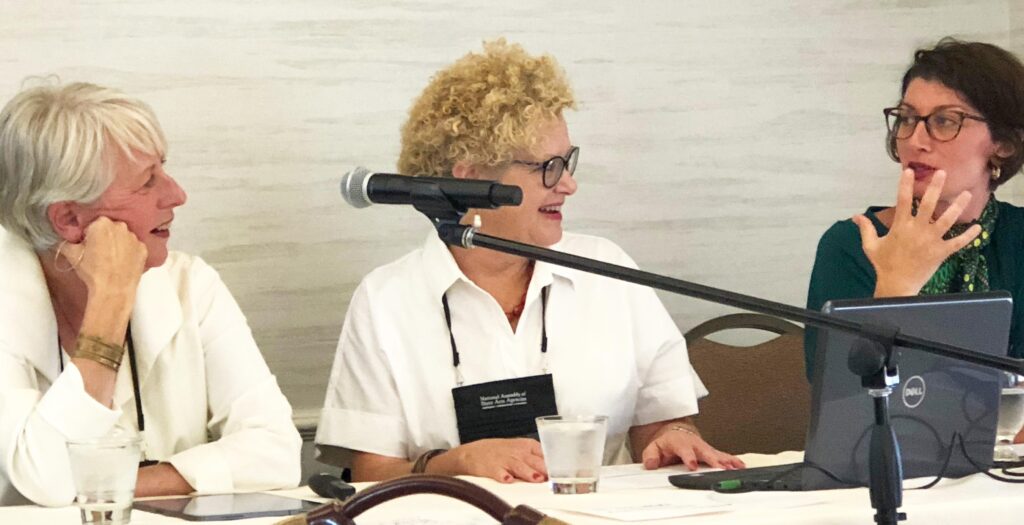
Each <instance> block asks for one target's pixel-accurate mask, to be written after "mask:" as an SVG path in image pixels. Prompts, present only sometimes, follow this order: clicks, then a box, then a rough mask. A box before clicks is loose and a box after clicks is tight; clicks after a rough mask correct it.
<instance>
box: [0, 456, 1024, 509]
mask: <svg viewBox="0 0 1024 525" xmlns="http://www.w3.org/2000/svg"><path fill="white" fill-rule="evenodd" d="M743 458H744V460H745V461H746V462H747V464H748V465H750V466H760V465H769V464H777V463H788V462H794V461H799V459H800V454H799V453H796V452H789V453H783V454H779V455H776V456H759V455H746V456H743ZM679 471H680V467H675V468H669V469H661V470H660V471H657V473H656V474H655V475H653V476H652V475H640V476H636V475H633V476H630V474H642V471H641V470H640V468H639V467H611V468H608V469H607V470H605V471H604V473H603V474H602V481H601V486H600V492H598V493H597V494H587V495H553V494H551V493H550V491H549V489H548V487H547V485H546V484H532V483H512V484H501V483H498V482H495V481H491V480H487V479H481V478H468V477H467V478H465V479H467V480H470V481H472V482H474V483H477V484H479V485H481V486H483V487H484V488H487V489H488V490H490V491H492V492H494V493H495V494H497V495H499V496H500V497H502V498H503V499H504V500H505V501H507V502H508V503H510V504H512V505H519V504H526V505H530V506H531V507H534V508H537V509H539V510H541V511H543V512H545V513H547V514H550V515H552V516H555V517H557V518H559V519H562V520H564V521H567V522H569V523H576V524H590V523H593V524H613V523H617V524H624V523H649V524H656V525H667V524H671V523H680V524H700V525H705V524H707V525H716V524H721V525H724V524H735V523H764V524H787V525H791V524H804V523H806V524H815V525H846V524H849V525H869V524H871V523H873V522H872V515H873V511H872V509H871V506H870V502H869V500H868V491H867V489H846V490H831V491H815V492H803V493H792V492H760V493H746V494H728V495H726V494H716V493H712V492H705V491H686V490H679V489H676V488H673V487H671V486H670V485H669V484H668V481H667V479H666V477H667V476H668V475H669V474H674V473H677V472H679ZM925 481H927V480H923V481H917V480H909V481H907V482H906V483H905V486H906V488H907V489H910V488H911V487H914V486H919V485H921V484H923V483H924V482H925ZM356 485H357V487H359V488H365V487H367V486H369V485H370V484H365V483H360V484H356ZM277 494H283V495H287V496H291V497H300V498H307V499H316V498H315V497H314V496H313V494H312V492H311V491H309V489H308V488H306V487H300V488H298V489H294V490H291V491H278V492H277ZM1022 496H1024V485H1021V484H1008V483H1000V482H998V481H995V480H992V479H990V478H988V477H985V476H984V475H981V474H977V475H974V476H970V477H967V478H963V479H959V480H944V481H942V482H941V483H939V485H938V486H936V487H934V488H931V489H928V490H906V491H905V492H904V496H903V507H902V510H903V511H904V512H906V513H907V514H908V516H909V520H908V521H907V522H906V523H911V524H913V523H920V524H946V523H948V524H957V525H962V524H965V523H967V524H970V523H978V524H982V523H983V524H985V525H990V524H1002V523H1006V524H1010V523H1013V524H1019V523H1021V522H1022V521H1024V498H1022ZM709 505H722V506H720V507H718V508H715V509H705V510H708V511H709V512H708V513H705V514H700V515H693V516H686V517H676V518H668V519H659V520H651V521H633V522H624V521H618V520H613V519H608V518H599V517H596V516H592V515H588V514H583V513H579V512H574V511H572V509H594V508H599V507H600V508H618V509H623V508H627V507H629V508H634V507H641V506H646V507H648V508H655V509H657V508H665V507H676V506H678V507H684V508H685V507H701V508H704V507H707V506H709ZM132 518H133V519H132V523H133V524H136V525H166V524H170V523H175V524H178V525H180V524H181V523H183V522H182V521H180V520H177V519H173V518H168V517H164V516H159V515H156V514H150V513H146V512H139V511H135V512H133V515H132ZM278 520H280V518H254V519H248V520H239V521H230V522H205V523H232V524H239V525H264V524H267V525H269V524H273V523H276V522H277V521H278ZM356 521H357V522H358V523H359V524H360V525H384V524H388V525H391V524H423V525H427V524H431V525H432V524H442V523H444V524H455V525H459V524H467V525H468V524H473V525H476V524H480V525H484V524H493V523H495V522H494V521H493V520H491V519H490V518H488V517H487V516H486V515H485V514H484V513H483V512H481V511H478V510H476V509H474V508H472V507H470V506H468V505H467V504H465V503H462V502H459V501H456V500H453V499H449V498H444V497H441V496H431V495H419V496H409V497H405V498H400V499H397V500H394V501H391V502H388V503H385V504H383V505H380V506H378V507H375V508H374V509H371V510H370V511H368V512H367V513H366V514H364V515H362V516H360V517H359V518H357V519H356ZM21 523H46V524H50V523H52V524H57V525H60V524H68V525H75V524H78V523H79V512H78V509H76V508H74V507H65V508H55V509H50V508H41V507H33V506H25V507H6V508H0V524H4V525H6V524H21Z"/></svg>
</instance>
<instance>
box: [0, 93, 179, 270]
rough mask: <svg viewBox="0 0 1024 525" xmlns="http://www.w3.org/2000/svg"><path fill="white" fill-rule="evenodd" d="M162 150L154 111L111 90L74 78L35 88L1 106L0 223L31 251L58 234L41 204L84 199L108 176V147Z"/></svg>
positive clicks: (102, 187) (102, 185)
mask: <svg viewBox="0 0 1024 525" xmlns="http://www.w3.org/2000/svg"><path fill="white" fill-rule="evenodd" d="M111 145H112V146H116V147H119V148H121V150H122V151H123V152H125V154H127V155H128V156H129V157H132V150H136V151H140V152H144V153H147V154H150V155H160V156H163V155H164V152H165V151H166V150H167V142H166V140H165V139H164V133H163V130H161V129H160V123H159V122H157V119H156V115H155V114H154V113H153V110H152V109H151V108H150V107H149V106H148V105H146V104H145V103H143V102H142V101H139V100H137V99H134V98H131V97H129V96H127V95H125V94H124V93H121V92H120V91H117V90H115V89H111V88H106V87H103V86H97V85H95V84H87V83H82V82H76V83H72V84H66V85H50V86H38V87H33V88H29V89H25V90H23V91H22V92H20V93H18V94H17V95H15V97H14V98H13V99H11V101H10V102H8V103H7V105H6V106H4V108H3V110H2V111H0V225H2V226H3V227H4V228H6V229H7V231H9V232H11V233H12V234H15V235H17V236H19V237H21V238H23V239H25V240H26V241H28V242H29V243H30V244H32V246H34V247H35V249H36V250H40V251H42V250H47V249H49V248H51V247H53V245H54V244H56V243H57V241H59V240H60V238H59V237H58V236H57V233H56V232H55V231H54V230H53V226H52V225H51V224H50V219H49V217H48V216H47V208H49V206H50V205H51V204H53V203H55V202H61V201H74V202H80V203H83V204H89V203H92V202H94V201H95V200H96V199H98V198H99V197H100V195H102V194H103V192H104V191H106V189H107V188H108V187H109V186H110V184H111V182H113V181H114V176H115V173H114V170H113V166H112V164H111V160H112V157H111V150H109V149H108V148H109V146H111Z"/></svg>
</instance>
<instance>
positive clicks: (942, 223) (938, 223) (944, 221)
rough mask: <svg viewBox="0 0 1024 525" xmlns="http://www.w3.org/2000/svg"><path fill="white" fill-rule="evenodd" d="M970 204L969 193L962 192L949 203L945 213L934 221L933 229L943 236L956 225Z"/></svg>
mask: <svg viewBox="0 0 1024 525" xmlns="http://www.w3.org/2000/svg"><path fill="white" fill-rule="evenodd" d="M970 203H971V192H969V191H962V192H960V195H957V196H956V198H955V199H953V202H951V203H949V206H948V207H947V208H946V211H944V212H943V213H942V215H941V216H939V218H938V219H936V220H935V227H936V228H937V229H938V230H939V231H940V232H941V233H940V234H941V235H945V234H946V232H948V231H949V229H950V228H952V227H953V225H954V224H956V221H957V219H959V218H960V215H961V214H962V213H963V212H964V209H966V208H967V205H968V204H970Z"/></svg>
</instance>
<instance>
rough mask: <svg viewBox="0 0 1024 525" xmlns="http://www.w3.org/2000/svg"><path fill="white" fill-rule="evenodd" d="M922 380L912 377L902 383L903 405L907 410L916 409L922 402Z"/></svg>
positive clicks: (919, 377) (923, 390)
mask: <svg viewBox="0 0 1024 525" xmlns="http://www.w3.org/2000/svg"><path fill="white" fill-rule="evenodd" d="M924 392H925V388H924V379H923V378H921V376H913V377H911V378H910V379H908V380H907V382H906V383H903V404H904V405H906V406H907V408H917V406H918V405H920V404H921V402H922V401H924Z"/></svg>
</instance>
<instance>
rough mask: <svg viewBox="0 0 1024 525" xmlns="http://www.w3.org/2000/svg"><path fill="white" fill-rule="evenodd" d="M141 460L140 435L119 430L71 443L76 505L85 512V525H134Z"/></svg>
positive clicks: (70, 457)
mask: <svg viewBox="0 0 1024 525" xmlns="http://www.w3.org/2000/svg"><path fill="white" fill-rule="evenodd" d="M141 456H142V452H141V449H140V439H139V435H138V434H136V433H135V432H131V431H127V430H124V429H122V428H119V427H116V428H115V429H114V430H113V431H111V432H110V433H108V434H107V435H105V436H103V437H101V438H98V439H94V440H89V441H76V442H70V441H69V442H68V458H69V459H70V461H71V474H72V478H73V479H74V483H75V492H76V496H75V504H76V505H78V507H79V508H81V509H82V523H83V525H125V524H127V523H130V522H131V512H132V500H133V499H134V496H135V479H136V477H137V475H138V470H139V459H140V458H141Z"/></svg>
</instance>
